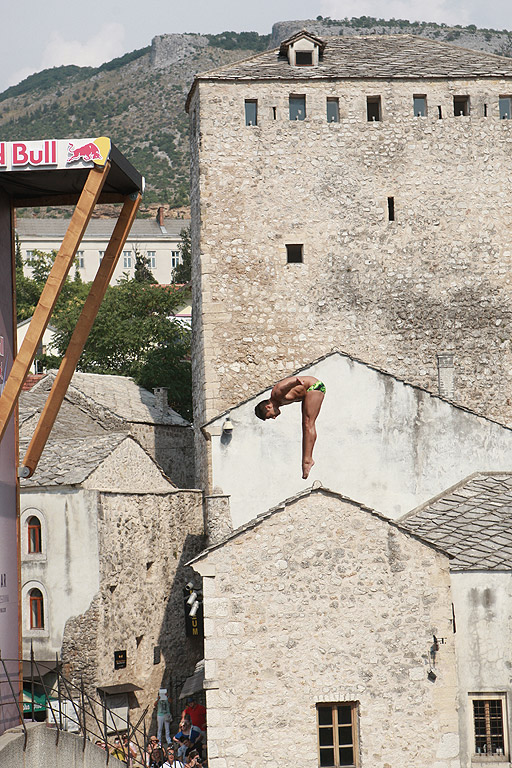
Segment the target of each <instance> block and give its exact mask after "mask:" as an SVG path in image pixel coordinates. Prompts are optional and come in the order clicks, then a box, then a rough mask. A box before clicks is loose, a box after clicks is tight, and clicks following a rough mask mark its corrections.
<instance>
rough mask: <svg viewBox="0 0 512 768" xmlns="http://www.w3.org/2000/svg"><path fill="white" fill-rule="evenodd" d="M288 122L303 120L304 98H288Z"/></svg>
mask: <svg viewBox="0 0 512 768" xmlns="http://www.w3.org/2000/svg"><path fill="white" fill-rule="evenodd" d="M289 106H290V120H304V119H305V117H306V97H305V96H290V101H289Z"/></svg>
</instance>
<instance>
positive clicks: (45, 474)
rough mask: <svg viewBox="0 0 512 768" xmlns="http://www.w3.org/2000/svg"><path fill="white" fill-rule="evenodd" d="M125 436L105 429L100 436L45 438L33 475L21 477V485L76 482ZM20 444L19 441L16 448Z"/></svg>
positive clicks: (21, 446) (87, 475)
mask: <svg viewBox="0 0 512 768" xmlns="http://www.w3.org/2000/svg"><path fill="white" fill-rule="evenodd" d="M126 439H130V438H128V436H127V435H126V434H123V433H122V432H109V433H108V435H105V436H103V437H98V436H94V437H84V438H73V439H68V440H54V441H51V442H48V443H47V444H46V446H45V449H44V451H43V453H42V454H41V458H40V460H39V464H38V465H37V469H36V471H35V472H34V474H33V476H32V477H30V478H28V479H26V480H21V486H22V487H23V488H31V487H34V486H37V487H40V486H51V485H79V484H80V483H83V482H84V480H86V479H87V478H88V477H89V475H90V474H92V472H94V470H95V469H96V468H97V467H99V465H100V464H101V463H102V462H103V461H104V460H105V459H106V458H107V456H109V455H110V454H111V453H112V451H113V450H114V449H115V448H117V446H118V445H120V443H122V442H123V440H126ZM24 448H26V445H20V452H24Z"/></svg>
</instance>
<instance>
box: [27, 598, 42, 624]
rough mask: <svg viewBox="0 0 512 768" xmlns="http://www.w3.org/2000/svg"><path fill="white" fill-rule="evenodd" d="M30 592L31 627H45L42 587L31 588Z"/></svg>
mask: <svg viewBox="0 0 512 768" xmlns="http://www.w3.org/2000/svg"><path fill="white" fill-rule="evenodd" d="M28 594H29V611H30V629H44V606H43V595H42V592H41V590H40V589H31V590H30V592H29V593H28Z"/></svg>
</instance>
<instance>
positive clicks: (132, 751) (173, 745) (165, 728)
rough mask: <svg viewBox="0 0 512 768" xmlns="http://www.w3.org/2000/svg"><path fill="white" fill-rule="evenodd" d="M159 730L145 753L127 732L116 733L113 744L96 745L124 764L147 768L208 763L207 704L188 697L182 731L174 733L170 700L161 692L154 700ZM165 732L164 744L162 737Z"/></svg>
mask: <svg viewBox="0 0 512 768" xmlns="http://www.w3.org/2000/svg"><path fill="white" fill-rule="evenodd" d="M155 707H156V714H157V733H156V734H155V735H154V736H150V737H149V741H148V744H147V746H146V750H145V753H144V754H143V755H141V754H140V752H139V750H138V749H137V746H136V745H135V744H134V743H133V742H129V741H128V736H127V734H126V733H125V734H122V735H121V736H116V737H115V739H114V741H113V743H112V744H108V745H107V744H105V743H104V742H102V741H97V742H96V745H97V746H99V747H102V749H105V750H107V749H108V751H109V752H110V754H111V755H112V756H113V757H116V758H117V759H118V760H120V761H121V762H123V763H127V764H129V765H132V761H133V765H134V766H140V765H141V764H142V765H144V766H146V768H194V767H195V766H197V767H199V766H205V767H206V759H205V747H206V738H205V736H206V733H205V732H206V707H204V706H203V705H202V704H199V703H197V702H196V701H194V699H188V700H187V703H186V706H185V709H184V710H183V712H182V713H181V718H180V725H179V731H178V732H177V733H176V734H175V735H174V736H172V735H171V723H172V713H171V702H170V699H169V697H168V696H167V692H165V695H164V694H163V689H162V692H161V695H160V696H159V698H158V699H157V700H156V702H155ZM164 733H165V747H164V745H163V744H164V743H163V741H162V736H163V735H164Z"/></svg>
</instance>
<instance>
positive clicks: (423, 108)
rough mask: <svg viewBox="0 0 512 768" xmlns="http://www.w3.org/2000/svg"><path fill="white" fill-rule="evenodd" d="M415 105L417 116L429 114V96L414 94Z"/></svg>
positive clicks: (415, 114)
mask: <svg viewBox="0 0 512 768" xmlns="http://www.w3.org/2000/svg"><path fill="white" fill-rule="evenodd" d="M413 107H414V116H415V117H426V116H427V97H426V96H414V97H413Z"/></svg>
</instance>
